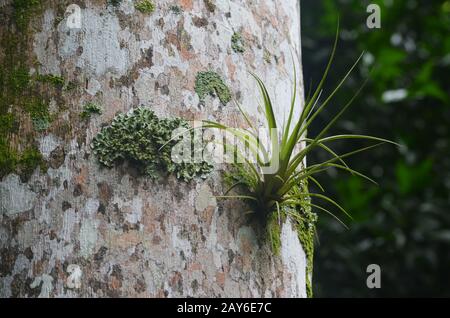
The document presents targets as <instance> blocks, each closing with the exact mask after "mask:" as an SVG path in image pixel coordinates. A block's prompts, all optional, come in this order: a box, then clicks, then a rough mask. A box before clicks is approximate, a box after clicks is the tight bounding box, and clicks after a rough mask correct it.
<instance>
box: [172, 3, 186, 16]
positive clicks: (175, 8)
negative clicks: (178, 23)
mask: <svg viewBox="0 0 450 318" xmlns="http://www.w3.org/2000/svg"><path fill="white" fill-rule="evenodd" d="M170 11H172V12H173V14H176V15H179V14H181V12H183V10H182V9H181V8H180V6H177V5H172V6H170Z"/></svg>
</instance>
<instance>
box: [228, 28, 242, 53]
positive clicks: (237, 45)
mask: <svg viewBox="0 0 450 318" xmlns="http://www.w3.org/2000/svg"><path fill="white" fill-rule="evenodd" d="M231 48H232V49H233V51H234V52H236V53H244V52H245V41H244V39H243V38H242V35H241V34H240V33H239V32H234V33H233V35H232V36H231Z"/></svg>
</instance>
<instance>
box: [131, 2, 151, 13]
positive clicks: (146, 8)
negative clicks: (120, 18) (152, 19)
mask: <svg viewBox="0 0 450 318" xmlns="http://www.w3.org/2000/svg"><path fill="white" fill-rule="evenodd" d="M135 8H136V9H137V10H139V11H140V12H142V13H144V14H150V13H152V12H153V11H155V4H154V3H153V1H151V0H142V1H139V2H138V3H136V4H135Z"/></svg>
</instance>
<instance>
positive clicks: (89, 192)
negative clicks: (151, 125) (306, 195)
mask: <svg viewBox="0 0 450 318" xmlns="http://www.w3.org/2000/svg"><path fill="white" fill-rule="evenodd" d="M12 2H13V1H2V2H1V3H2V4H1V9H2V11H3V10H4V11H3V16H2V18H4V19H6V22H7V23H4V24H2V26H0V30H1V29H2V31H1V35H2V37H3V38H5V37H6V33H8V32H9V33H11V32H13V33H17V34H19V33H18V32H19V31H18V30H16V28H15V27H14V26H12V25H13V24H14V23H15V22H14V21H13V19H15V17H14V14H13V11H12V10H11V3H12ZM214 2H215V8H214V7H211V6H210V5H206V4H205V2H204V1H200V0H197V1H193V0H182V1H178V2H176V1H155V3H156V9H155V11H154V12H153V13H151V14H143V13H141V12H139V11H137V10H135V8H134V6H133V1H130V0H124V1H122V2H121V4H120V5H119V6H118V7H113V6H107V5H106V2H105V1H94V0H92V1H84V2H82V5H80V6H81V9H82V10H81V13H82V25H81V28H80V29H69V28H68V27H67V21H66V19H67V18H64V12H65V9H66V7H67V6H68V5H69V4H70V2H68V1H42V8H40V9H36V10H32V13H31V14H30V18H29V21H26V23H29V25H28V26H27V30H26V31H21V32H26V34H27V38H28V40H27V41H26V43H25V44H24V45H25V47H21V48H20V50H21V52H22V53H23V54H25V57H26V58H24V59H23V61H24V63H25V64H26V65H27V67H28V70H29V72H30V74H37V72H38V73H39V74H53V75H56V76H60V77H61V78H63V79H64V81H65V83H66V84H65V85H64V88H61V87H59V88H55V90H54V92H53V91H51V90H50V89H46V88H45V87H44V88H42V89H43V90H44V91H45V92H46V93H45V92H44V93H42V94H47V95H45V97H46V100H47V101H48V105H49V112H50V114H51V118H52V120H51V122H50V123H49V127H48V128H46V129H43V130H41V131H36V129H33V127H32V125H31V124H30V118H29V114H28V113H25V112H24V113H21V112H20V111H17V109H19V108H17V107H18V106H17V107H16V108H14V107H15V106H14V105H13V106H11V107H12V108H11V109H14V112H17V118H18V120H19V128H18V130H17V131H14V132H8V135H7V136H8V137H7V140H8V143H10V145H11V147H13V148H14V147H16V148H17V151H20V150H21V147H22V146H21V140H23V138H25V137H24V136H28V137H29V138H31V139H30V140H31V141H29V143H31V144H32V143H34V144H35V145H36V147H37V149H38V150H39V152H40V153H41V154H42V157H43V162H44V163H45V166H47V169H43V168H40V167H33V169H34V168H35V169H34V170H33V171H32V173H30V174H29V176H25V177H24V176H23V175H21V174H20V172H23V168H22V170H21V169H18V170H17V171H11V172H10V173H8V174H7V175H5V176H4V177H3V179H2V180H1V183H0V196H1V203H0V209H1V210H0V295H1V296H2V297H11V296H19V297H37V296H39V297H80V296H83V297H84V296H88V297H114V296H119V297H134V296H137V297H181V296H194V297H204V296H224V297H279V296H284V297H305V296H306V287H305V267H306V260H305V254H304V252H303V250H302V247H301V244H300V242H299V240H298V236H297V233H296V231H295V230H294V229H292V227H291V225H290V224H289V222H287V223H286V224H284V225H283V227H282V233H281V239H282V246H281V252H280V255H273V252H272V250H271V248H270V247H269V244H267V242H266V240H265V235H266V234H265V233H264V231H263V230H262V229H261V228H260V225H259V224H257V223H253V222H250V221H249V220H248V219H246V218H245V217H242V213H243V211H245V207H244V206H243V204H242V203H241V202H239V201H234V200H227V201H222V200H221V201H220V202H218V200H217V199H215V198H214V197H213V195H220V194H222V193H223V191H224V186H223V183H222V181H221V172H220V171H216V172H214V173H213V174H212V175H211V176H210V177H209V178H208V179H206V180H195V181H193V182H191V183H189V184H188V183H183V182H179V181H178V180H176V179H175V178H173V177H169V178H167V179H164V180H159V181H151V180H149V179H147V178H145V177H142V176H139V175H138V174H137V173H136V171H134V169H133V167H132V166H119V167H117V168H114V169H105V168H102V167H101V166H100V165H99V164H98V162H97V160H96V157H95V155H94V154H92V152H91V148H90V143H91V141H92V139H93V137H95V135H96V134H97V133H98V132H99V131H100V129H101V126H102V125H103V124H107V123H109V122H110V121H111V120H112V119H113V118H114V116H115V115H116V114H117V113H118V112H126V111H128V110H130V109H132V108H134V107H137V106H139V105H144V106H147V107H149V108H151V109H153V110H154V111H155V112H156V114H157V115H159V116H161V117H171V116H179V117H183V118H186V119H206V118H209V119H214V120H219V121H224V122H226V123H229V124H232V125H240V126H244V122H243V120H242V119H241V118H240V116H239V113H238V111H237V109H236V107H235V106H234V104H233V103H228V104H226V105H222V104H221V102H220V100H219V99H218V98H214V97H213V96H207V97H206V99H205V101H204V102H200V100H199V96H198V95H197V94H196V92H195V90H194V84H195V77H196V74H197V73H198V72H200V71H207V70H213V71H215V72H217V73H218V74H219V75H221V77H222V78H223V79H224V82H225V83H226V85H227V86H228V87H229V88H230V90H231V92H232V94H233V96H234V97H235V98H236V99H238V100H239V101H240V102H241V104H242V105H243V106H244V108H245V110H247V111H248V112H249V113H250V114H251V116H252V118H253V119H255V120H260V121H261V120H262V117H261V114H258V112H257V101H258V99H259V96H258V92H257V90H256V85H255V82H254V81H253V80H252V78H251V77H250V75H249V74H248V71H254V72H255V73H257V74H258V75H259V76H260V77H261V78H262V79H263V80H264V81H265V83H266V84H267V86H268V88H269V89H270V91H271V93H272V94H273V98H274V104H275V107H276V109H277V116H278V118H279V120H280V122H282V118H283V116H285V115H286V113H287V110H288V107H289V99H290V96H291V88H292V83H291V79H292V77H293V70H292V61H291V54H290V51H291V50H292V52H293V53H294V56H296V59H297V58H298V57H299V56H300V26H299V24H300V18H299V8H298V2H297V0H283V1H272V0H260V1H243V0H242V1H219V0H217V1H214ZM78 3H80V2H79V1H78ZM176 3H179V7H180V9H181V12H175V11H177V10H173V8H172V9H171V6H172V5H175V4H176ZM8 25H9V27H8ZM8 28H9V29H8ZM233 32H239V33H240V34H241V35H242V38H243V39H244V40H245V51H244V52H240V51H242V50H241V49H237V50H235V49H233V48H232V41H231V38H232V35H233ZM2 42H4V41H2ZM16 49H17V47H16ZM7 54H9V53H8V52H7V50H6V46H5V45H4V44H3V43H2V50H1V54H0V59H2V63H6V62H5V61H6V58H7ZM296 63H299V61H298V60H296ZM297 69H300V68H299V67H297ZM300 70H301V69H300ZM67 83H70V86H73V87H72V88H71V89H68V88H67V86H68V85H67ZM302 84H303V83H302V81H301V77H300V83H299V86H300V88H302V87H303V85H302ZM52 89H53V88H52ZM49 92H50V93H49ZM48 94H50V95H48ZM19 95H22V94H19ZM17 98H18V99H20V98H21V97H20V96H19V97H17ZM88 102H95V103H96V104H98V105H100V106H101V107H102V109H103V113H102V114H101V115H96V116H92V118H91V119H90V120H83V119H81V118H80V113H81V112H82V109H83V105H85V104H86V103H88ZM30 114H31V113H30ZM27 116H28V117H27ZM30 136H31V137H30ZM21 138H22V139H21ZM19 175H20V176H19Z"/></svg>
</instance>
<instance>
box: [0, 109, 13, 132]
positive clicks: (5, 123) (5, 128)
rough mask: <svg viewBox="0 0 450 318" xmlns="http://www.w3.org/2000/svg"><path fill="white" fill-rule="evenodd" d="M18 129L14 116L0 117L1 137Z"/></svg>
mask: <svg viewBox="0 0 450 318" xmlns="http://www.w3.org/2000/svg"><path fill="white" fill-rule="evenodd" d="M15 128H16V118H15V116H14V115H13V114H11V113H9V114H5V115H0V136H6V135H7V134H8V133H10V132H12V131H14V130H15Z"/></svg>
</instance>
